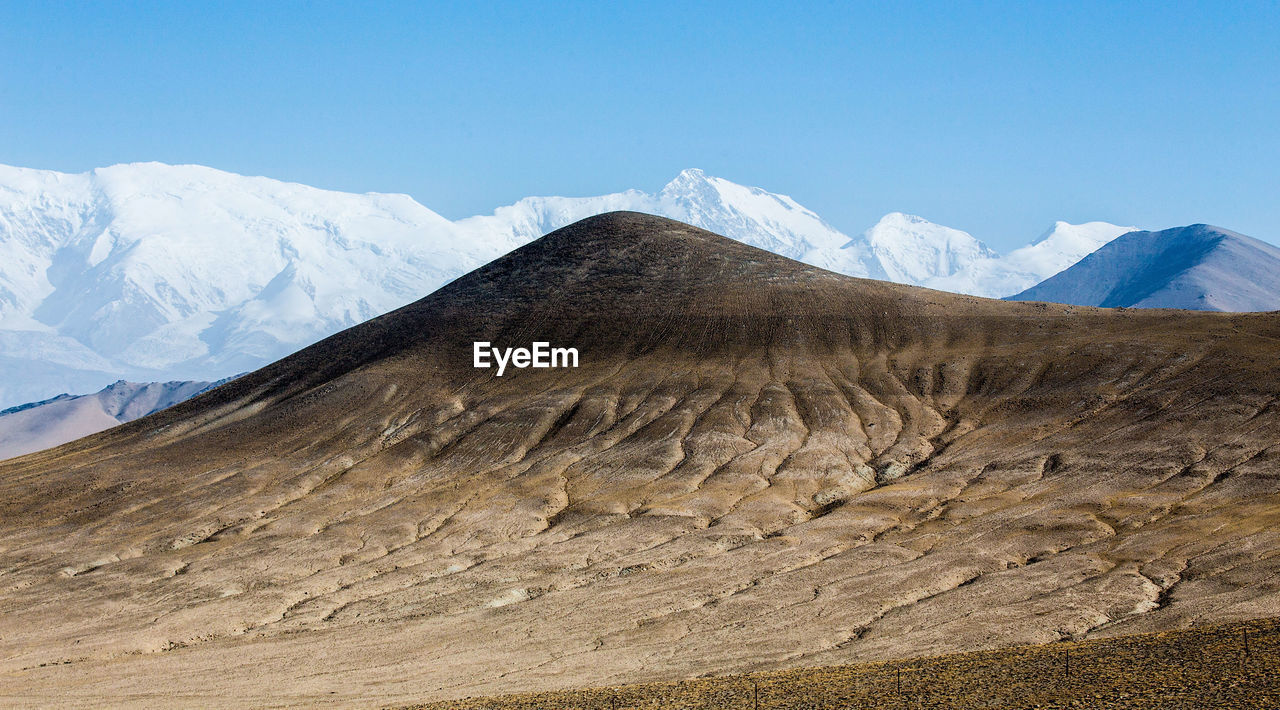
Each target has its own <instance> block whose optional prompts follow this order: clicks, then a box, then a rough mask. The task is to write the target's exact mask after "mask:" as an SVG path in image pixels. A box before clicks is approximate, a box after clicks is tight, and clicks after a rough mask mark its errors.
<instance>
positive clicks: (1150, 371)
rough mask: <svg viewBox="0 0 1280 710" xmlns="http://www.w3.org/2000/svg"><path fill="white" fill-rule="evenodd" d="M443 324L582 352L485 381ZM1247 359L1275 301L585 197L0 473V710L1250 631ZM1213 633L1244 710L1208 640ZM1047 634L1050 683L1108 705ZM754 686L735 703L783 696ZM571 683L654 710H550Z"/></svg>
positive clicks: (1130, 701) (1268, 430)
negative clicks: (864, 253) (1096, 282)
mask: <svg viewBox="0 0 1280 710" xmlns="http://www.w3.org/2000/svg"><path fill="white" fill-rule="evenodd" d="M475 341H488V342H492V343H494V344H495V345H496V346H502V347H511V346H521V345H526V344H528V343H530V342H532V341H546V342H549V343H552V344H554V345H555V346H557V347H566V348H567V347H572V348H575V349H577V350H578V351H579V352H580V353H581V360H580V363H579V366H577V367H560V368H524V369H520V368H516V369H512V370H509V371H508V372H507V373H506V374H504V375H503V376H501V377H499V376H497V374H496V372H495V371H494V370H492V369H490V370H487V371H486V370H477V369H476V368H475V367H474V366H473V360H472V347H471V344H472V343H473V342H475ZM1278 344H1280V313H1205V312H1198V311H1188V310H1165V309H1103V308H1091V307H1084V306H1067V305H1060V304H1053V303H1044V302H1035V303H1029V302H1015V301H1001V300H994V299H986V298H978V297H974V296H964V295H957V294H952V293H946V292H941V291H936V290H929V289H923V288H918V287H913V286H905V285H900V284H894V283H889V282H886V281H880V280H870V279H862V278H852V277H848V276H843V275H840V274H836V273H833V272H831V271H827V270H824V269H821V268H817V267H814V266H810V265H807V264H803V263H800V262H798V261H794V260H791V259H787V258H785V257H782V256H778V255H777V254H772V253H769V252H767V251H762V250H760V249H756V248H754V247H751V246H748V245H746V244H743V243H741V242H739V241H735V240H732V239H726V238H724V237H721V236H717V235H715V234H711V233H709V232H706V231H704V230H701V229H697V228H695V227H691V226H689V225H686V224H682V223H679V222H674V221H671V220H668V219H664V218H660V217H655V216H652V215H646V214H638V213H634V212H623V213H617V212H615V213H610V214H605V215H600V216H595V217H591V218H588V219H584V220H582V221H579V222H576V223H574V224H572V225H570V226H567V227H564V228H562V229H559V230H556V231H554V232H552V233H550V234H548V235H546V236H544V237H542V238H540V239H538V240H536V241H534V242H532V243H530V244H527V245H524V246H522V247H520V248H517V249H515V250H514V251H512V252H510V253H508V254H505V255H503V256H501V257H499V258H497V259H495V260H493V261H492V262H490V263H488V264H486V265H485V266H483V267H481V268H479V269H477V270H474V271H472V272H470V273H468V274H466V275H464V276H462V277H460V278H458V279H456V280H454V281H452V282H450V283H449V284H447V285H446V286H444V287H443V288H441V289H439V290H437V291H435V292H433V293H431V294H430V295H428V296H426V297H424V298H422V299H419V300H417V301H415V302H413V303H411V304H409V305H406V306H404V307H401V308H398V309H395V310H393V311H391V312H389V313H386V314H384V315H381V316H378V317H376V318H373V319H371V320H369V321H366V322H364V323H362V324H360V325H357V326H355V327H352V328H350V329H345V330H343V331H341V332H339V333H337V334H334V335H332V336H329V337H327V338H325V339H323V340H321V341H320V342H318V343H316V344H314V345H312V346H309V347H307V348H304V349H303V350H301V351H299V352H297V353H294V354H292V355H290V356H288V357H286V358H284V359H282V360H280V361H277V362H275V363H272V364H270V365H268V366H266V367H264V368H262V369H259V370H256V371H254V372H251V373H248V374H246V375H244V376H241V377H238V378H236V379H235V380H234V381H232V382H229V383H227V384H226V385H224V386H222V387H218V388H216V389H213V390H211V391H209V392H205V393H204V394H202V395H199V396H196V397H194V398H192V399H189V400H187V401H185V402H183V403H180V404H177V405H175V406H173V407H170V408H168V409H166V410H164V411H161V412H159V413H157V414H154V415H152V416H149V417H145V418H143V419H140V420H136V421H134V422H131V423H128V424H123V425H121V426H118V427H115V428H112V429H109V430H107V431H103V432H100V433H97V434H93V435H91V436H88V437H85V438H82V439H79V440H77V441H75V442H72V443H69V444H66V445H64V446H60V447H58V448H55V449H51V450H47V451H42V452H39V453H34V454H29V455H26V456H22V457H19V458H15V459H10V460H7V461H3V462H0V678H4V682H3V683H0V704H4V705H11V706H14V707H58V708H79V707H86V708H87V707H103V706H109V707H114V706H126V705H127V706H165V707H167V706H173V705H180V706H184V707H229V706H230V707H352V708H357V707H373V706H376V707H393V706H395V707H401V706H411V705H414V704H415V703H420V702H423V701H441V702H442V703H445V704H446V705H447V704H448V703H449V702H450V701H454V700H461V699H463V698H466V697H468V696H471V697H475V696H480V695H487V694H493V693H520V692H535V691H542V690H552V689H567V688H574V687H583V686H614V685H621V684H627V683H640V682H670V683H673V684H674V683H676V682H679V681H682V680H686V679H692V678H696V677H699V676H706V675H725V674H736V673H744V672H749V671H770V670H780V669H788V668H802V667H808V668H819V667H824V666H831V665H835V664H844V663H851V662H859V663H867V662H872V661H889V662H890V663H889V664H886V665H884V666H881V668H882V669H883V671H884V672H880V671H877V672H876V674H874V675H873V676H867V677H866V682H867V683H876V684H879V687H880V688H890V689H891V688H894V683H895V680H894V678H893V676H892V675H891V674H890V671H892V670H894V669H900V670H902V673H901V675H900V681H901V685H900V689H901V692H899V693H892V696H891V697H893V698H896V699H897V700H894V701H893V703H896V705H897V706H899V707H902V706H906V705H915V703H914V699H915V696H913V695H911V693H912V692H913V691H912V684H913V682H914V680H915V679H918V678H919V677H920V673H921V672H922V671H921V670H920V669H921V666H919V665H916V661H908V660H906V659H918V658H920V657H922V656H933V655H938V654H947V653H956V652H964V651H975V650H981V649H992V648H997V647H1004V646H1011V645H1017V644H1047V643H1052V642H1059V641H1072V640H1085V639H1096V638H1106V637H1110V636H1119V635H1126V634H1133V633H1141V632H1148V631H1150V632H1160V631H1168V630H1171V629H1177V628H1183V627H1191V626H1203V625H1211V624H1216V623H1221V622H1229V621H1238V620H1247V619H1256V618H1259V617H1270V616H1275V615H1276V610H1277V608H1280V607H1278V604H1280V477H1277V476H1276V470H1277V465H1278V464H1280V407H1277V406H1276V403H1277V401H1280V371H1277V369H1276V367H1275V363H1276V361H1277V357H1278V356H1280V345H1278ZM1251 641H1252V643H1253V646H1252V648H1253V654H1254V656H1255V657H1257V656H1263V655H1265V654H1267V653H1270V652H1272V651H1268V649H1274V642H1273V641H1272V640H1269V639H1266V638H1259V637H1258V636H1254V637H1253V638H1252V639H1251ZM1249 642H1250V639H1246V640H1245V642H1244V643H1245V644H1248V643H1249ZM1213 643H1215V644H1216V646H1215V648H1216V649H1221V650H1215V651H1214V652H1213V654H1214V656H1215V657H1217V656H1219V655H1221V656H1227V654H1230V655H1229V658H1230V660H1231V663H1232V665H1233V666H1238V667H1240V668H1242V669H1249V670H1247V680H1246V681H1244V682H1249V683H1253V682H1257V683H1258V685H1257V686H1253V685H1250V686H1248V687H1242V688H1240V689H1239V690H1240V693H1241V694H1245V695H1247V697H1249V698H1250V699H1251V701H1257V702H1256V703H1255V704H1256V705H1257V706H1258V707H1266V706H1268V698H1270V697H1273V695H1274V694H1270V695H1268V694H1266V693H1270V692H1271V690H1273V689H1274V685H1275V683H1274V679H1273V678H1270V677H1267V676H1264V675H1260V673H1261V671H1258V670H1257V669H1259V668H1262V669H1264V670H1265V667H1264V666H1258V665H1252V664H1251V663H1250V661H1249V652H1248V651H1247V650H1245V648H1248V646H1247V645H1246V646H1245V647H1244V648H1242V647H1241V644H1240V640H1239V639H1238V638H1236V637H1233V638H1232V639H1230V640H1229V642H1228V640H1227V639H1225V638H1222V639H1221V640H1217V641H1214V642H1213ZM1059 648H1060V649H1062V650H1063V651H1065V652H1069V654H1070V656H1069V659H1070V663H1071V671H1070V673H1071V676H1070V680H1069V681H1064V682H1068V683H1070V684H1071V685H1072V686H1074V689H1075V692H1077V693H1078V695H1077V696H1076V697H1075V698H1073V699H1072V701H1071V702H1074V701H1075V700H1079V702H1078V703H1076V704H1077V705H1080V704H1083V706H1086V707H1100V706H1103V705H1107V702H1106V700H1105V699H1104V700H1099V696H1098V695H1097V692H1098V687H1099V686H1098V684H1097V683H1096V682H1095V681H1101V680H1105V679H1107V678H1112V679H1114V678H1122V679H1123V682H1122V683H1121V685H1122V686H1123V688H1124V690H1125V691H1126V693H1130V694H1131V693H1134V692H1140V691H1141V689H1142V688H1143V683H1142V682H1141V680H1133V678H1129V677H1124V673H1121V674H1120V675H1117V672H1116V668H1117V667H1118V668H1120V669H1121V670H1122V671H1124V670H1125V669H1126V668H1131V667H1132V666H1129V665H1126V664H1125V663H1124V662H1119V665H1116V664H1115V663H1111V662H1110V661H1111V660H1112V657H1108V656H1099V655H1093V654H1091V653H1088V652H1086V651H1085V649H1084V648H1082V647H1081V646H1077V645H1074V644H1061V645H1060V646H1059ZM1121 653H1122V654H1123V650H1122V651H1121ZM1182 657H1183V656H1178V657H1177V658H1182ZM1192 658H1194V657H1192ZM1122 660H1123V659H1122ZM1175 660H1176V659H1175ZM1162 662H1163V663H1164V666H1166V667H1167V666H1168V657H1164V661H1162ZM965 663H966V664H968V666H966V667H968V668H973V669H975V672H981V673H982V674H984V675H985V676H986V677H989V678H990V677H996V676H999V677H1000V678H1001V681H1000V682H1001V683H1012V682H1014V681H1016V682H1017V683H1023V682H1024V681H1026V678H1025V677H1023V676H1022V675H1019V673H1020V671H1019V669H1018V667H1017V666H1010V665H1003V664H1000V663H995V662H994V661H993V660H992V657H991V656H989V655H986V654H974V655H971V656H968V657H967V659H966V660H965ZM926 668H927V667H926ZM1126 672H1127V671H1126ZM1056 675H1058V674H1055V676H1056ZM1066 675H1067V673H1066V672H1061V676H1066ZM951 677H953V678H954V677H955V676H951ZM1202 677H1204V678H1206V681H1205V682H1212V679H1211V678H1208V677H1207V676H1204V675H1203V674H1199V675H1195V676H1194V679H1191V678H1189V677H1187V676H1179V679H1180V680H1175V682H1179V683H1183V684H1185V686H1191V685H1192V684H1193V683H1194V682H1197V681H1198V679H1200V678H1202ZM1242 677H1243V674H1242ZM1110 682H1112V683H1113V687H1114V681H1110ZM1182 689H1183V688H1178V689H1177V690H1182ZM1185 689H1186V690H1193V688H1189V687H1188V688H1185ZM1259 689H1260V690H1259ZM768 690H770V688H768V687H764V685H763V684H762V687H761V688H760V691H761V692H760V693H759V694H758V695H757V694H755V693H750V694H748V695H747V696H746V697H752V696H755V697H754V698H753V700H756V701H758V704H759V706H760V707H761V708H765V707H771V708H777V707H791V708H796V707H802V706H803V707H818V706H822V704H823V703H821V702H813V703H809V702H806V703H804V704H803V705H802V704H801V703H798V702H797V703H786V702H785V699H783V701H779V699H778V698H777V696H775V695H772V694H769V693H768V692H767V691H768ZM889 692H892V691H889ZM889 692H886V695H889ZM733 697H734V698H737V699H738V701H737V702H731V701H730V700H721V701H720V702H717V703H708V705H707V706H710V705H712V704H714V705H715V706H717V707H729V706H733V707H752V705H750V704H747V703H743V702H741V701H740V700H741V698H743V697H744V696H743V695H741V694H739V695H736V696H733ZM986 697H987V698H988V699H990V697H991V696H986ZM1180 697H1181V699H1186V698H1187V697H1193V696H1188V695H1182V696H1180ZM1126 698H1127V699H1126V700H1123V701H1122V704H1124V705H1125V706H1126V707H1169V705H1168V704H1167V703H1150V702H1142V698H1139V697H1137V696H1132V695H1126ZM1135 698H1137V700H1135ZM615 699H616V698H615ZM833 700H834V699H833ZM1023 700H1025V698H1023ZM526 701H527V702H525V703H521V704H520V706H521V707H552V706H556V707H562V706H563V705H564V703H560V704H555V703H548V702H545V701H540V700H539V699H538V698H536V697H535V698H526ZM824 702H825V701H824ZM1178 702H1180V700H1179V701H1177V702H1175V705H1174V706H1176V707H1192V706H1197V705H1196V703H1195V702H1194V700H1192V701H1188V702H1182V703H1181V704H1178ZM780 703H781V704H780ZM1188 703H1189V704H1188ZM570 704H572V703H570ZM1014 704H1015V705H1016V706H1019V707H1022V706H1029V705H1028V703H1026V702H1021V701H1019V702H1015V703H1014ZM1047 704H1048V705H1054V706H1059V707H1061V706H1065V705H1066V704H1070V703H1067V702H1064V703H1047ZM1100 704H1101V705H1100ZM845 705H848V702H833V703H828V704H827V705H826V706H827V707H836V706H845ZM610 706H616V707H659V706H661V707H672V706H673V705H672V704H671V703H667V702H664V701H663V698H662V697H660V696H657V697H654V698H653V699H652V701H651V702H645V703H635V702H625V703H615V704H611V705H603V704H593V705H590V706H585V705H584V707H595V708H605V707H610ZM695 706H696V707H703V704H702V703H698V704H697V705H690V706H689V707H695Z"/></svg>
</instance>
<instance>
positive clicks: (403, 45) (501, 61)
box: [0, 0, 1280, 250]
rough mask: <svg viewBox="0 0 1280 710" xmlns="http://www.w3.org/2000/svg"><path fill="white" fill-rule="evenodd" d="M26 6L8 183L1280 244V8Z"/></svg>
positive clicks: (5, 59)
mask: <svg viewBox="0 0 1280 710" xmlns="http://www.w3.org/2000/svg"><path fill="white" fill-rule="evenodd" d="M356 5H358V4H356V3H296V4H292V3H284V2H277V3H258V2H251V3H235V2H223V3H218V4H216V5H214V4H207V5H198V4H195V3H156V4H144V3H105V2H104V3H93V4H88V3H85V4H78V3H36V2H31V3H13V2H7V1H2V0H0V162H3V163H8V164H13V165H22V166H27V167H38V168H51V169H58V170H65V171H76V172H78V171H82V170H86V169H89V168H92V167H95V166H100V165H108V164H112V163H118V162H132V161H143V160H159V161H164V162H170V163H201V164H206V165H211V166H214V167H217V168H222V169H225V170H231V171H234V172H239V173H246V174H257V175H267V176H270V177H275V178H280V179H285V180H294V181H298V182H304V183H308V184H313V185H317V186H320V187H327V188H333V189H341V190H350V191H357V192H364V191H387V192H406V193H409V194H411V195H413V196H414V197H415V198H416V199H417V200H418V201H420V202H422V203H423V204H425V205H427V206H428V207H431V208H432V209H434V210H436V211H438V212H440V213H442V214H444V215H446V216H448V217H454V218H456V217H462V216H466V215H470V214H474V213H477V212H486V211H489V210H491V209H492V208H493V207H495V206H497V205H500V204H506V203H509V202H511V201H513V200H515V199H518V198H520V197H523V196H526V195H533V194H563V195H589V194H600V193H603V192H611V191H616V190H621V189H626V188H630V187H635V188H640V189H645V190H656V189H658V188H660V187H661V186H662V185H663V184H664V183H665V182H666V181H667V180H669V179H670V178H672V177H673V176H674V175H675V174H676V173H678V172H679V171H680V170H681V169H683V168H686V167H700V168H703V169H705V170H706V171H707V172H708V173H711V174H714V175H720V176H723V177H726V178H729V179H731V180H734V181H736V182H741V183H745V184H752V185H759V186H762V187H765V188H767V189H770V190H774V191H777V192H784V193H787V194H790V195H792V196H793V197H795V198H796V199H797V200H799V201H800V202H801V203H803V204H805V205H807V206H809V207H811V208H812V209H814V210H815V211H817V212H818V213H819V214H821V215H822V216H823V217H824V218H826V219H827V220H828V221H829V222H831V223H832V224H834V225H835V226H836V227H837V228H840V229H842V230H843V231H846V232H849V233H856V232H859V231H861V230H862V229H865V228H866V227H867V226H869V225H870V224H872V223H873V222H874V221H875V220H876V219H877V218H878V217H879V216H880V215H882V214H883V213H885V212H888V211H891V210H902V211H906V212H912V213H916V214H920V215H922V216H924V217H926V218H928V219H931V220H934V221H936V222H940V223H943V224H946V225H949V226H953V227H958V228H961V229H965V230H968V231H970V232H972V233H973V234H974V235H975V236H978V237H979V238H981V239H984V240H986V241H987V242H988V243H990V244H991V245H992V246H994V247H996V248H997V249H1001V250H1007V249H1009V248H1012V247H1014V246H1017V245H1019V244H1022V243H1024V242H1026V241H1028V240H1030V239H1032V238H1034V237H1036V236H1037V235H1038V234H1039V233H1040V232H1042V231H1043V230H1044V229H1045V228H1047V227H1048V226H1049V225H1050V223H1051V222H1052V221H1053V220H1055V219H1066V220H1069V221H1084V220H1089V219H1103V220H1108V221H1112V222H1117V223H1125V224H1138V225H1143V226H1149V227H1164V226H1172V225H1177V224H1185V223H1190V222H1210V223H1215V224H1220V225H1222V226H1226V227H1229V228H1233V229H1236V230H1238V231H1242V232H1245V233H1246V234H1252V235H1254V236H1257V237H1260V238H1263V239H1267V240H1268V241H1273V242H1275V241H1280V127H1278V126H1280V41H1277V39H1276V37H1277V36H1280V3H1274V2H1272V3H1247V2H1233V3H1203V4H1197V3H1133V2H1123V3H1119V2H1118V3H1102V4H1089V3H1084V4H1082V3H1063V4H1054V3H1048V2H1035V3H954V2H946V3H874V4H872V3H865V4H858V5H854V6H852V7H850V5H849V4H848V3H821V2H816V3H801V4H796V5H792V4H788V3H778V2H762V3H751V2H733V3H669V4H664V3H643V4H642V3H618V4H615V3H597V2H591V3H566V2H557V3H542V4H533V3H528V4H525V3H406V4H395V3H377V4H370V5H371V6H370V7H355V6H356Z"/></svg>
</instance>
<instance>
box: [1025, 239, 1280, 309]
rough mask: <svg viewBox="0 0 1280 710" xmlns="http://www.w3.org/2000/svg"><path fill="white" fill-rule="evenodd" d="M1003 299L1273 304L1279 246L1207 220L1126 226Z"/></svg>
mask: <svg viewBox="0 0 1280 710" xmlns="http://www.w3.org/2000/svg"><path fill="white" fill-rule="evenodd" d="M1009 300H1017V301H1053V302H1055V303H1070V304H1075V305H1081V306H1103V307H1107V308H1112V307H1121V306H1123V307H1130V308H1185V309H1189V310H1198V311H1234V312H1245V311H1274V310H1280V248H1277V247H1275V246H1272V245H1270V244H1267V243H1266V242H1262V241H1259V240H1257V239H1254V238H1253V237H1248V236H1245V235H1243V234H1239V233H1237V232H1232V231H1230V230H1226V229H1223V228H1221V227H1214V226H1212V225H1207V224H1194V225H1190V226H1187V227H1177V228H1174V229H1165V230H1162V231H1159V232H1130V233H1129V234H1125V235H1123V236H1121V237H1120V238H1118V239H1116V240H1114V241H1112V242H1110V243H1109V244H1107V245H1106V246H1104V247H1102V248H1101V249H1098V250H1097V251H1095V252H1094V253H1092V254H1090V255H1088V256H1086V257H1085V258H1084V259H1082V260H1080V262H1079V263H1077V264H1075V265H1074V266H1072V267H1071V268H1069V269H1067V270H1065V271H1063V272H1062V273H1060V274H1058V275H1056V276H1053V277H1052V278H1050V279H1048V280H1046V281H1044V282H1043V283H1040V284H1038V285H1036V286H1033V287H1032V288H1029V289H1027V290H1025V291H1023V292H1021V293H1019V294H1017V295H1014V296H1011V297H1010V299H1009Z"/></svg>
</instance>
